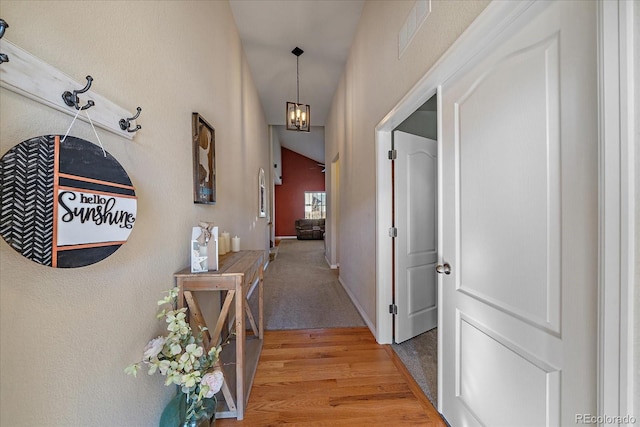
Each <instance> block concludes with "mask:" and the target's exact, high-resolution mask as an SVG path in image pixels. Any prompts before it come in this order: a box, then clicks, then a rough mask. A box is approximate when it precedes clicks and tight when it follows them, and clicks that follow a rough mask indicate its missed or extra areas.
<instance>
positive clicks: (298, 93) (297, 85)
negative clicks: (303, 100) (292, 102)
mask: <svg viewBox="0 0 640 427" xmlns="http://www.w3.org/2000/svg"><path fill="white" fill-rule="evenodd" d="M299 64H300V56H296V88H297V92H296V93H297V101H296V104H298V105H300V65H299Z"/></svg>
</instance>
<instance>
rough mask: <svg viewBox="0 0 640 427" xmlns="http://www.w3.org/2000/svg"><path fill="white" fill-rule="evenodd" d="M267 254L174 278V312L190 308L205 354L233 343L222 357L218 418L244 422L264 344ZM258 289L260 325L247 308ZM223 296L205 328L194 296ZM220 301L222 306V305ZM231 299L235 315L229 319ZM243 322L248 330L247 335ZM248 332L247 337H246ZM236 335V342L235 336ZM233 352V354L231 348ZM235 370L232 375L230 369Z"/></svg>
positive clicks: (227, 258)
mask: <svg viewBox="0 0 640 427" xmlns="http://www.w3.org/2000/svg"><path fill="white" fill-rule="evenodd" d="M264 262H265V251H240V252H231V253H229V254H226V255H223V256H221V257H220V260H219V268H218V271H208V272H203V273H191V270H190V269H189V268H185V269H184V270H181V271H179V272H177V273H175V274H174V276H175V278H176V282H177V286H178V288H179V294H178V307H179V308H182V307H184V306H185V305H186V306H187V307H188V308H189V319H190V320H189V322H190V323H191V325H192V327H193V326H195V328H194V331H195V330H197V329H196V328H197V326H203V327H207V328H208V329H209V330H208V331H206V332H208V333H205V334H204V341H205V342H204V344H205V346H206V347H207V348H206V350H208V349H209V348H210V347H211V346H212V345H218V344H219V343H220V342H226V341H227V340H228V339H230V341H231V342H233V341H235V346H233V345H231V342H230V344H229V345H227V346H225V347H224V349H223V350H222V352H221V353H220V358H221V362H222V370H223V373H224V378H225V381H224V385H223V387H222V393H223V396H224V399H218V408H217V409H216V418H237V419H238V420H241V419H243V418H244V409H245V407H246V404H247V401H248V400H249V393H250V391H251V385H252V384H253V378H254V376H255V372H256V367H257V366H258V359H259V358H260V352H261V351H262V342H263V339H264V329H263V322H264V312H263V307H262V303H263V289H262V288H263V266H264ZM256 286H257V287H258V322H257V323H256V321H255V318H254V316H253V313H252V312H251V309H250V308H249V303H248V298H249V297H250V296H251V295H252V293H253V291H254V289H255V287H256ZM205 291H219V292H222V297H221V308H220V316H219V317H218V320H217V322H216V325H215V327H214V328H209V327H208V326H207V324H206V322H205V320H204V318H203V316H202V312H201V311H200V307H199V306H198V303H197V302H196V300H195V298H194V296H193V292H205ZM223 298H224V302H222V301H223ZM234 298H235V313H230V310H229V309H230V308H231V304H232V302H233V300H234ZM242 313H245V314H246V316H245V315H242ZM230 315H235V327H234V328H233V330H232V331H231V332H232V334H231V336H230V335H229V332H230V331H229V320H230ZM245 317H246V318H247V319H248V320H249V324H250V327H251V329H250V330H249V331H245V329H246V325H245ZM247 332H249V333H247ZM234 335H235V336H234ZM234 347H235V348H234ZM234 366H235V369H233V368H234Z"/></svg>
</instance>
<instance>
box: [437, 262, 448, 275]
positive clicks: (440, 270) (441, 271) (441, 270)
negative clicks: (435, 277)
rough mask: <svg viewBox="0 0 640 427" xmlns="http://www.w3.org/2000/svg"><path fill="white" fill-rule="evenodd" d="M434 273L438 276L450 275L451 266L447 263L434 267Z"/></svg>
mask: <svg viewBox="0 0 640 427" xmlns="http://www.w3.org/2000/svg"><path fill="white" fill-rule="evenodd" d="M436 271H437V272H438V273H439V274H451V266H450V265H449V264H448V263H446V262H445V263H444V265H443V264H438V265H436Z"/></svg>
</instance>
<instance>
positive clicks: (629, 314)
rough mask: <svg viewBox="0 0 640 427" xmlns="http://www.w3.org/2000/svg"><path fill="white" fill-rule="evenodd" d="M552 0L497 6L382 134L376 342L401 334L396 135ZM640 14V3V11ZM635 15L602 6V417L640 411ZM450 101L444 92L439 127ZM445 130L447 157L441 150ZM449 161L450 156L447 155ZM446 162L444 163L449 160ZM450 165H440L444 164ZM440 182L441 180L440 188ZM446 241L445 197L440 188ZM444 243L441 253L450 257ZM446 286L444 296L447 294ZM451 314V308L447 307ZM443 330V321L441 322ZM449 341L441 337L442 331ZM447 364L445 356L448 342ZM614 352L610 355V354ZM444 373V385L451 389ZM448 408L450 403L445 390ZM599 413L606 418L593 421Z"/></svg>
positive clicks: (378, 139) (612, 4) (624, 6)
mask: <svg viewBox="0 0 640 427" xmlns="http://www.w3.org/2000/svg"><path fill="white" fill-rule="evenodd" d="M544 7H545V4H544V2H538V1H535V0H527V1H520V2H492V3H491V4H489V5H488V6H487V8H486V9H485V10H484V11H483V12H482V13H481V14H480V15H479V16H478V18H477V19H476V20H475V21H474V22H473V23H472V24H471V25H470V26H469V27H468V28H467V30H466V31H465V32H464V33H463V34H462V35H461V36H460V37H459V38H458V40H456V42H455V43H454V44H453V45H452V46H451V47H450V48H449V49H448V50H447V51H446V52H445V53H444V55H443V56H442V57H441V58H440V59H439V60H438V61H437V62H436V64H435V65H434V66H433V67H432V68H431V69H429V70H428V71H427V72H426V74H425V75H424V76H423V77H422V78H421V79H420V80H419V81H418V82H417V83H416V85H415V86H414V87H413V88H412V89H411V90H410V91H409V92H408V93H407V94H406V95H405V96H404V97H403V98H402V99H401V100H400V101H399V102H398V104H396V106H395V107H394V108H393V109H392V110H391V111H390V112H389V113H388V114H387V115H386V116H385V117H384V118H383V119H382V120H381V121H380V122H379V123H378V125H377V126H376V128H375V144H376V148H375V149H376V297H377V301H376V331H375V332H376V340H377V341H378V342H379V343H380V344H390V343H391V342H392V339H393V338H392V337H393V326H392V325H393V317H392V316H393V315H392V314H390V313H389V310H388V308H389V305H390V304H391V302H392V298H393V295H392V281H393V265H392V262H391V260H392V251H393V245H392V241H391V237H389V228H390V227H391V224H392V222H391V208H390V207H391V206H392V200H391V197H392V181H391V162H390V161H389V160H388V154H387V153H388V151H389V150H391V134H392V132H393V129H394V128H396V127H397V126H398V125H399V124H400V123H402V122H403V121H404V120H405V119H406V118H407V117H409V116H410V115H411V114H412V113H413V112H414V111H415V110H417V109H418V107H419V106H420V105H422V104H423V103H424V102H426V101H427V100H428V99H429V98H430V97H431V96H433V95H434V94H436V93H437V92H438V90H439V89H438V88H439V86H440V85H441V84H442V83H443V82H444V81H446V80H447V79H448V78H449V77H451V76H452V75H453V74H455V73H456V72H457V71H459V70H461V69H463V68H464V67H465V66H466V65H467V64H468V63H469V62H470V61H471V60H472V59H473V58H474V57H475V55H477V54H478V53H479V52H480V51H481V50H482V49H483V47H484V46H487V45H489V44H491V43H498V42H500V41H501V40H503V39H506V38H507V37H508V34H505V31H504V30H505V28H506V27H507V26H508V25H509V24H510V23H511V22H513V21H514V20H515V19H516V18H518V19H527V18H528V17H529V16H534V15H535V14H536V13H537V12H538V11H539V10H541V9H542V8H544ZM639 7H640V6H639ZM633 30H634V10H633V2H632V1H627V0H618V1H603V0H599V1H598V29H597V34H598V65H597V66H598V86H599V87H598V99H599V106H598V115H599V117H598V129H599V135H598V151H599V159H598V162H599V171H598V182H599V189H598V200H599V202H598V205H599V207H598V210H599V212H598V224H599V236H598V242H599V243H598V244H599V252H598V263H599V266H598V331H597V333H598V367H597V368H598V372H597V378H598V391H597V393H598V402H597V403H598V407H597V409H598V414H600V415H603V414H607V415H616V414H619V415H625V414H634V410H638V409H640V408H634V402H633V399H634V392H635V390H634V378H633V372H634V369H633V368H634V357H633V356H634V354H633V351H634V330H633V321H634V279H635V278H634V268H635V266H634V261H635V250H636V248H635V246H634V244H635V242H634V239H635V235H636V233H637V232H638V231H637V230H635V228H634V221H635V206H634V203H635V200H634V197H635V188H634V183H635V181H634V177H635V169H634V165H635V163H634V159H635V158H634V155H636V153H634V136H635V132H636V126H637V123H636V118H635V117H634V96H635V95H634V93H635V92H634V81H633V76H634V69H633V66H634V64H633V54H634V46H633V40H634V34H633ZM440 102H441V97H440V94H439V93H438V121H440V111H441V103H440ZM440 129H441V126H438V152H440V148H441V146H440V144H441V140H442V139H441V137H440ZM439 159H440V157H439ZM439 161H440V160H439ZM439 164H440V163H439ZM438 185H440V183H439V184H438ZM438 193H439V194H438V206H439V208H438V209H439V215H438V216H439V220H438V221H439V224H438V233H439V236H442V234H441V231H442V226H441V219H440V218H441V215H440V214H441V211H440V207H441V206H442V203H441V201H442V200H441V199H442V191H441V188H440V187H439V189H438ZM441 241H442V239H441V237H439V243H438V246H439V247H438V251H439V254H440V253H441ZM441 286H442V279H441V278H439V279H438V289H439V291H438V295H439V298H441V296H442V292H440V291H441V289H440V288H441ZM438 306H439V307H442V303H441V301H439V303H438ZM439 323H440V320H439ZM439 334H440V332H439ZM438 342H439V345H438V349H439V350H438V351H439V354H438V358H442V357H443V354H442V353H441V349H442V345H440V342H441V337H440V336H438ZM605 349H606V351H605ZM440 375H441V370H440V369H438V376H439V378H438V381H439V382H440V383H441V381H442V378H441V377H440ZM438 394H439V396H438V402H441V401H442V399H441V398H442V396H440V393H438ZM593 415H596V414H593Z"/></svg>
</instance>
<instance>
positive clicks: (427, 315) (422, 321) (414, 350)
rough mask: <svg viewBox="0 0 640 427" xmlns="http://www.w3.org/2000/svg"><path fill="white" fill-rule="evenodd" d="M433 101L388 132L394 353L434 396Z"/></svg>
mask: <svg viewBox="0 0 640 427" xmlns="http://www.w3.org/2000/svg"><path fill="white" fill-rule="evenodd" d="M437 105H438V103H437V95H436V94H434V95H433V96H431V97H430V98H429V99H428V100H427V101H426V102H425V103H424V104H422V105H421V106H420V107H418V108H417V109H416V110H415V111H414V112H413V113H412V114H411V115H409V117H407V118H406V119H405V120H404V121H403V122H402V123H400V124H399V125H398V126H397V127H396V128H395V129H394V130H393V133H392V153H393V155H392V156H390V157H392V159H393V160H392V163H393V164H392V167H391V169H392V177H391V180H392V192H393V196H392V207H391V210H392V213H391V215H392V218H393V228H394V234H395V236H396V237H395V238H394V239H392V244H393V246H394V248H393V263H392V264H393V282H392V288H393V291H392V296H393V307H394V311H395V313H396V314H395V316H394V319H393V323H394V325H393V345H392V348H393V350H394V351H395V352H396V353H397V354H398V356H399V357H400V359H401V360H402V362H403V363H404V365H405V366H406V367H407V370H408V371H409V373H410V374H411V375H412V376H413V378H414V379H415V381H416V383H418V385H419V386H420V388H421V389H422V391H423V392H424V394H425V395H426V396H427V398H428V399H429V400H430V401H431V403H432V404H433V405H434V407H437V396H438V389H437V387H438V385H437V376H438V364H437V363H438V357H437V356H438V348H437V343H438V337H437V320H438V294H437V277H436V276H437V273H436V264H437V260H438V191H437V190H438V182H437V180H438V160H437V158H438V156H437V137H438V111H437Z"/></svg>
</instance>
